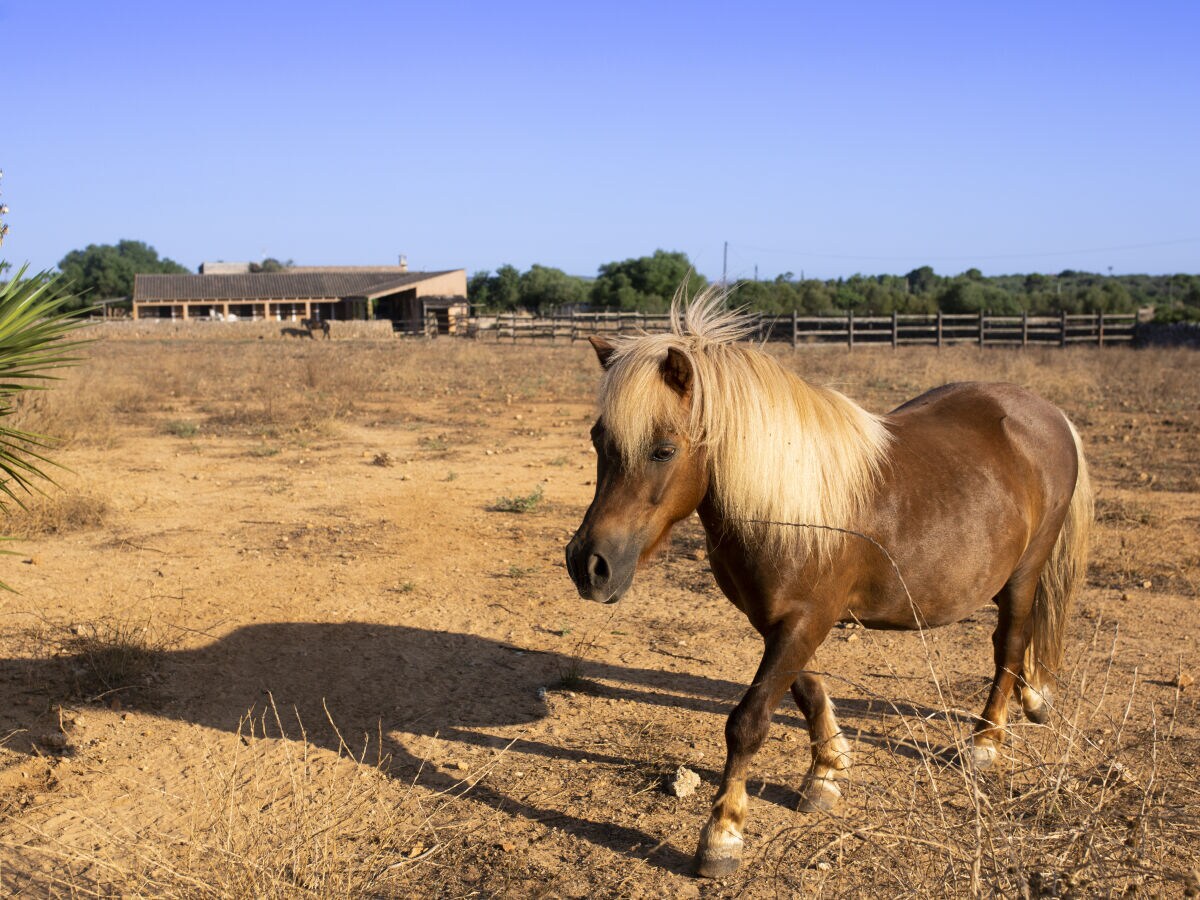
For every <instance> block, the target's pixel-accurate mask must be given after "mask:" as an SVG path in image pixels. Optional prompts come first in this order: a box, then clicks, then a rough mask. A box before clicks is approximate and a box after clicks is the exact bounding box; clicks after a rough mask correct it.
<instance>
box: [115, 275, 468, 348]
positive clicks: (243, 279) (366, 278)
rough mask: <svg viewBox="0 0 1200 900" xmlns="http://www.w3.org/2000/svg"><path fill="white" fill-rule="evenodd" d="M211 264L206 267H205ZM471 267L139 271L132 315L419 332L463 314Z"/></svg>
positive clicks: (442, 325) (441, 327) (444, 324)
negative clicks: (385, 322)
mask: <svg viewBox="0 0 1200 900" xmlns="http://www.w3.org/2000/svg"><path fill="white" fill-rule="evenodd" d="M206 268H207V266H206ZM466 305H467V273H466V270H465V269H454V270H451V271H446V272H410V271H408V267H407V266H343V267H316V266H293V267H290V268H288V269H285V270H283V271H282V272H260V273H249V272H241V273H237V274H209V273H208V272H205V274H201V275H138V276H136V277H135V279H134V283H133V317H134V318H135V319H152V318H166V319H223V320H235V319H273V320H276V321H289V320H291V321H294V320H298V319H314V318H315V319H390V320H391V322H392V324H393V327H394V328H395V329H396V330H397V331H412V332H421V331H424V330H425V329H426V327H427V324H432V321H436V323H437V325H438V330H439V331H444V330H446V329H447V328H448V327H449V322H450V320H451V316H452V315H454V314H458V313H459V312H461V313H462V314H464V315H465V313H466Z"/></svg>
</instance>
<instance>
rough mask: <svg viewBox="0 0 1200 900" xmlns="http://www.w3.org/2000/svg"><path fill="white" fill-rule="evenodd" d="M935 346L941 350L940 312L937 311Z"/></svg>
mask: <svg viewBox="0 0 1200 900" xmlns="http://www.w3.org/2000/svg"><path fill="white" fill-rule="evenodd" d="M937 345H938V349H939V350H941V349H942V311H941V310H940V309H939V310H938V313H937Z"/></svg>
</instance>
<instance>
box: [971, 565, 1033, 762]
mask: <svg viewBox="0 0 1200 900" xmlns="http://www.w3.org/2000/svg"><path fill="white" fill-rule="evenodd" d="M1037 581H1038V576H1037V573H1036V572H1035V573H1034V574H1032V575H1030V574H1029V573H1028V571H1022V570H1018V572H1015V573H1013V576H1012V577H1011V578H1009V580H1008V583H1007V584H1005V585H1004V587H1003V588H1001V589H1000V593H999V594H997V595H996V605H997V606H998V607H999V615H998V617H997V622H996V630H995V631H994V632H993V633H992V651H993V658H994V660H995V663H996V674H995V675H994V676H993V678H992V690H991V693H990V694H988V699H987V704H986V705H985V706H984V708H983V715H982V716H981V717H980V719H979V722H978V724H977V725H976V726H975V736H974V737H973V738H972V741H971V745H972V746H971V759H972V761H973V762H974V763H975V765H976V766H977V767H979V768H981V769H984V768H987V767H988V766H990V765H991V764H992V763H993V762H995V760H996V755H997V754H998V753H999V749H1000V744H1001V743H1003V741H1004V727H1005V725H1007V724H1008V698H1009V695H1011V694H1013V693H1015V692H1017V691H1018V690H1019V683H1018V680H1017V679H1018V676H1019V675H1021V673H1022V672H1023V670H1024V662H1025V649H1026V647H1027V646H1028V645H1029V638H1030V629H1031V627H1032V624H1033V622H1032V619H1031V617H1030V614H1031V613H1032V611H1033V597H1034V592H1035V591H1036V589H1037ZM1023 699H1024V696H1023V692H1022V700H1023Z"/></svg>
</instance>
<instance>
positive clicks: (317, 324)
mask: <svg viewBox="0 0 1200 900" xmlns="http://www.w3.org/2000/svg"><path fill="white" fill-rule="evenodd" d="M300 324H301V325H302V326H303V327H304V328H307V329H308V336H309V337H310V338H313V339H314V340H315V339H316V337H317V336H316V334H314V332H317V331H320V332H322V333H323V334H324V335H325V340H329V320H328V319H317V318H312V319H301V320H300Z"/></svg>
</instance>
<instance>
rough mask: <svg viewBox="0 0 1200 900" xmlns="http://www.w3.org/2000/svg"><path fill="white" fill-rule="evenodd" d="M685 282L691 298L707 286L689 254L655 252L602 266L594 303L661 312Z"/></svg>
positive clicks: (594, 287)
mask: <svg viewBox="0 0 1200 900" xmlns="http://www.w3.org/2000/svg"><path fill="white" fill-rule="evenodd" d="M684 282H686V283H687V287H686V291H687V294H688V295H689V296H691V295H693V294H695V293H696V292H697V291H699V290H700V289H701V288H703V287H704V285H705V284H706V282H705V280H704V278H703V277H702V276H700V275H699V274H697V272H696V270H695V269H694V268H693V267H692V263H691V261H690V260H689V259H688V258H687V254H686V253H678V252H668V251H666V250H655V251H654V255H653V256H639V257H636V258H634V259H626V260H622V261H621V262H610V263H605V264H604V265H602V266H601V267H600V274H599V276H598V277H597V278H596V281H595V282H594V283H593V285H592V303H594V304H596V305H597V306H604V307H608V308H610V309H638V310H642V311H645V312H661V311H663V310H665V309H666V308H667V307H668V306H669V305H670V303H671V298H672V297H673V296H674V295H675V291H676V290H678V288H679V286H680V285H681V284H683V283H684Z"/></svg>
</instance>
